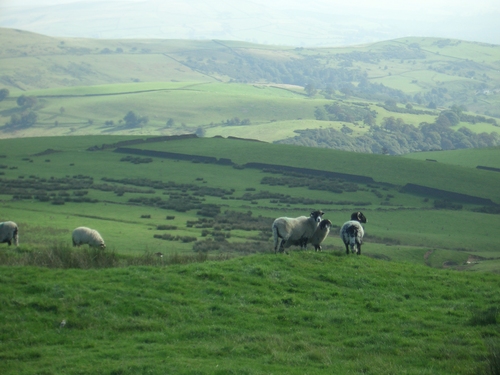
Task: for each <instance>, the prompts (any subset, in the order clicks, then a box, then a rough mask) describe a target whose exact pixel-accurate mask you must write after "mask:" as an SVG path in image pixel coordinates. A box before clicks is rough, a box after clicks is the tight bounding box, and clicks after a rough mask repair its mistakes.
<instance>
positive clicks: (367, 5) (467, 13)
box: [0, 0, 500, 46]
mask: <svg viewBox="0 0 500 375" xmlns="http://www.w3.org/2000/svg"><path fill="white" fill-rule="evenodd" d="M499 19H500V2H499V1H498V0H474V1H470V0H403V1H398V2H396V1H394V0H377V1H372V0H343V1H338V0H310V1H304V0H286V1H285V0H274V1H273V0H0V27H9V28H16V29H22V30H28V31H34V32H38V33H41V34H46V35H51V36H71V37H92V38H164V39H229V40H243V41H251V42H256V43H269V44H283V45H292V46H339V45H351V44H360V43H367V42H374V41H379V40H387V39H394V38H400V37H406V36H434V37H442V38H455V39H463V40H469V41H479V42H487V43H494V44H500V30H499V28H498V20H499Z"/></svg>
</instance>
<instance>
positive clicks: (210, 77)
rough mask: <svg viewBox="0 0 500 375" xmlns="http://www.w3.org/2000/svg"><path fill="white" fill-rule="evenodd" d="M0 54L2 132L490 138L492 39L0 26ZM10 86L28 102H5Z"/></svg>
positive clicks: (434, 142) (429, 146)
mask: <svg viewBox="0 0 500 375" xmlns="http://www.w3.org/2000/svg"><path fill="white" fill-rule="evenodd" d="M0 61H2V75H1V76H0V88H1V87H5V88H6V89H8V90H9V96H8V97H7V99H5V100H4V101H2V102H0V124H2V123H3V124H5V125H4V126H3V127H2V128H0V129H1V130H2V132H1V133H0V136H2V137H19V136H41V135H69V134H71V135H78V134H132V135H135V134H163V135H175V134H184V133H193V132H196V133H197V134H198V135H200V136H203V135H208V136H214V135H223V136H229V135H230V136H237V137H243V138H255V139H259V140H263V141H267V142H274V141H280V142H285V143H292V144H299V145H306V146H315V147H330V148H340V149H345V150H351V151H359V152H373V153H389V154H402V153H409V152H414V151H422V150H437V149H455V148H471V147H489V146H496V145H498V144H499V143H500V138H499V137H498V122H497V119H499V118H500V105H499V104H500V70H499V69H498V66H499V64H500V46H497V45H489V44H483V43H473V42H465V41H459V40H449V39H434V38H403V39H398V40H392V41H386V42H380V43H373V44H369V45H363V46H353V47H348V48H347V47H346V48H290V47H283V46H269V45H258V44H252V43H246V42H234V41H222V40H211V41H194V40H191V41H188V40H158V39H150V40H101V39H99V40H97V39H77V38H54V37H47V36H43V35H39V34H34V33H30V32H26V31H20V30H13V29H0ZM22 95H24V96H25V97H32V96H33V97H36V98H37V100H36V101H33V100H28V101H26V102H25V104H24V105H19V103H17V100H18V98H19V97H20V96H22ZM26 103H27V104H26ZM450 109H451V112H453V113H450ZM130 111H132V112H133V114H132V115H133V116H135V117H134V118H135V120H136V121H135V122H134V121H132V122H127V120H125V115H126V114H127V113H128V112H130ZM446 111H448V112H446ZM30 112H33V113H30ZM12 116H14V117H12ZM23 116H24V117H23ZM139 120H140V121H139ZM422 124H427V125H428V126H427V127H425V126H424V127H422ZM459 129H461V130H460V131H458V130H459Z"/></svg>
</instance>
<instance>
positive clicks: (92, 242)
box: [0, 221, 106, 249]
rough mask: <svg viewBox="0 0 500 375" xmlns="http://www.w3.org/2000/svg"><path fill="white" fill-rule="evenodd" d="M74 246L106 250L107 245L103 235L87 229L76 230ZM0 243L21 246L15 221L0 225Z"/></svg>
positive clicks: (73, 235) (73, 234)
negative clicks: (87, 246)
mask: <svg viewBox="0 0 500 375" xmlns="http://www.w3.org/2000/svg"><path fill="white" fill-rule="evenodd" d="M71 238H72V240H73V246H80V245H85V244H87V245H89V246H91V247H99V248H101V249H104V248H105V247H106V245H105V244H104V240H103V239H102V237H101V235H100V234H99V232H98V231H96V230H95V229H90V228H87V227H78V228H76V229H75V230H74V231H73V233H72V236H71ZM0 243H7V244H9V246H10V245H12V244H14V245H15V246H19V227H18V226H17V224H16V223H14V222H13V221H5V222H3V223H0Z"/></svg>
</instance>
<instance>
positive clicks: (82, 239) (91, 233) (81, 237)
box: [72, 227, 106, 249]
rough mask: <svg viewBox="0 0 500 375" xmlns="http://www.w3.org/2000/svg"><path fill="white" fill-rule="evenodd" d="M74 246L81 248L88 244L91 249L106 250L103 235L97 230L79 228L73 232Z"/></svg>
mask: <svg viewBox="0 0 500 375" xmlns="http://www.w3.org/2000/svg"><path fill="white" fill-rule="evenodd" d="M72 239H73V246H80V245H83V244H87V245H89V246H91V247H100V248H101V249H104V248H106V245H105V244H104V240H103V239H102V237H101V235H100V234H99V232H98V231H96V230H95V229H90V228H87V227H78V228H76V229H75V230H74V231H73V234H72Z"/></svg>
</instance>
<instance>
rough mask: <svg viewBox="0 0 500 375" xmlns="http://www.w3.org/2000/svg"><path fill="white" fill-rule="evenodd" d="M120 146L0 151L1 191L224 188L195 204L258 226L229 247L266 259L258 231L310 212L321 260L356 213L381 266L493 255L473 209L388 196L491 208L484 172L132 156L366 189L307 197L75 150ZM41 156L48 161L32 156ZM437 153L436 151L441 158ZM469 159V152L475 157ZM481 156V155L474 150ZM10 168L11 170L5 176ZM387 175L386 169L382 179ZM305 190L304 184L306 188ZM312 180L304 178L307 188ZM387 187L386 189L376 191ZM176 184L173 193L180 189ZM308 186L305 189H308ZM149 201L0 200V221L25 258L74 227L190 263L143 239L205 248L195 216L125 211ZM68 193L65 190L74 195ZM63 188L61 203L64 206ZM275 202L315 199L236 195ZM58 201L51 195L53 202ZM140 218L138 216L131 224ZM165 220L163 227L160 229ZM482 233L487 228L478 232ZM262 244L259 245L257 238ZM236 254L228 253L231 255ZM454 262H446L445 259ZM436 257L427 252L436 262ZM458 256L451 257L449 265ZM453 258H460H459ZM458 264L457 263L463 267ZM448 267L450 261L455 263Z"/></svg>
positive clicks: (274, 150)
mask: <svg viewBox="0 0 500 375" xmlns="http://www.w3.org/2000/svg"><path fill="white" fill-rule="evenodd" d="M127 139H130V138H129V137H128V138H127V137H117V136H83V137H54V138H51V137H44V138H22V139H12V140H2V141H0V146H1V149H2V154H3V155H6V157H5V158H1V159H0V164H1V165H5V166H7V168H5V169H1V170H0V171H1V172H2V173H4V174H3V175H1V176H0V178H1V179H2V181H0V182H2V183H3V181H4V180H5V181H29V180H30V179H32V176H35V177H38V178H45V179H47V180H49V181H50V179H51V178H54V179H61V178H66V177H69V178H72V176H77V175H83V176H90V177H92V178H93V184H95V185H99V184H103V183H107V184H108V185H111V186H115V187H117V188H118V187H124V188H141V189H143V190H145V189H146V187H138V186H133V185H131V184H119V183H110V182H105V181H103V180H102V179H103V178H113V179H117V180H121V179H124V178H133V179H149V180H155V181H161V182H163V183H168V182H170V181H172V182H175V183H176V184H186V186H198V187H209V188H212V189H225V190H230V191H231V194H230V195H227V196H224V197H218V196H211V195H204V196H202V197H199V198H201V199H203V201H202V202H203V203H204V204H213V205H217V206H219V207H220V210H221V213H222V214H224V212H225V211H226V210H227V211H235V212H239V213H247V212H251V213H252V216H253V217H254V218H257V217H259V216H262V217H264V218H268V219H267V220H268V223H269V225H268V226H267V224H266V225H265V227H264V229H263V233H261V232H260V230H255V229H254V230H243V229H241V228H233V229H231V230H230V231H229V232H228V233H230V236H231V237H230V238H229V239H228V242H229V243H230V244H242V243H246V242H250V243H253V242H255V241H256V239H257V238H258V239H260V240H261V241H263V242H262V243H260V244H259V246H258V249H257V250H256V251H260V252H265V253H267V252H271V249H272V243H271V230H270V225H271V224H270V223H271V222H272V220H273V219H274V218H276V217H278V216H290V217H295V216H301V215H304V214H307V213H308V212H310V211H311V210H313V209H317V208H321V209H322V210H323V211H325V212H326V214H325V218H328V219H330V220H331V221H332V223H334V225H335V226H336V227H335V228H334V229H332V232H331V234H330V237H328V238H327V239H326V240H325V243H324V247H325V251H327V252H331V251H338V250H342V249H343V244H342V242H341V240H340V238H339V237H338V229H339V228H340V226H341V225H342V224H343V223H344V222H345V221H347V220H348V219H349V217H350V214H351V212H353V211H356V210H362V211H363V212H364V213H365V215H366V216H367V217H368V223H367V224H366V226H365V230H366V233H367V236H366V241H365V242H366V245H365V246H364V250H363V252H364V253H365V254H366V255H369V256H373V257H382V258H383V259H389V260H393V261H398V262H399V261H408V262H415V263H419V264H426V262H425V259H424V255H425V254H426V252H427V251H434V250H443V251H444V252H443V253H442V254H444V255H445V256H444V259H442V260H439V261H436V262H433V263H432V264H430V265H432V266H433V267H438V268H441V267H443V265H444V264H445V263H446V262H455V263H456V266H454V267H455V268H463V267H464V266H466V268H468V269H478V270H479V269H484V270H490V271H491V270H493V271H496V270H498V262H497V258H498V249H497V247H498V246H497V245H498V243H499V241H500V237H499V236H500V234H499V233H497V232H496V231H492V230H491V228H495V227H497V226H499V225H500V221H499V220H500V216H499V215H491V214H485V213H479V212H472V211H471V210H472V209H475V208H477V206H475V205H469V204H465V205H463V208H462V209H461V210H458V211H454V210H435V209H434V199H435V198H433V197H426V196H418V195H413V194H408V193H402V192H401V191H400V187H401V186H402V185H404V184H406V183H408V182H412V183H419V184H422V185H425V186H432V187H435V188H439V189H444V190H451V191H457V192H461V193H465V194H470V195H476V196H481V197H485V198H490V199H492V200H493V201H496V202H498V199H499V198H498V189H497V188H496V187H497V184H496V174H495V173H494V172H487V171H478V170H475V169H471V168H469V167H457V166H452V165H448V164H445V163H430V162H425V161H421V160H409V159H407V158H401V157H389V156H381V155H378V156H376V155H371V156H370V157H368V155H363V154H354V153H349V152H339V151H334V150H326V149H311V148H307V147H296V146H295V147H294V146H281V145H271V144H266V143H259V142H249V141H242V140H230V139H221V138H216V139H209V138H200V139H189V140H176V141H168V142H161V143H147V144H141V145H138V146H137V147H139V148H141V149H148V148H149V149H155V150H163V151H171V152H179V153H193V154H196V155H207V156H215V157H217V158H231V159H232V160H233V161H234V162H236V163H237V164H244V163H246V162H252V161H256V162H264V163H276V164H282V165H291V166H296V167H307V168H314V169H320V170H327V171H334V172H341V173H352V172H353V171H356V173H358V174H361V175H367V176H371V177H373V178H374V179H375V181H376V183H374V184H369V185H366V184H357V185H356V189H355V191H343V192H342V193H335V192H333V191H325V190H310V189H309V188H308V187H307V186H303V187H290V186H288V185H283V184H281V185H275V186H272V185H267V184H262V183H261V182H262V179H263V178H264V177H274V178H276V177H280V176H281V175H276V174H273V173H270V172H263V171H260V170H257V169H236V168H232V167H230V166H223V165H217V164H206V163H192V162H190V161H176V160H172V159H161V158H152V160H153V161H152V162H151V163H146V164H138V165H136V164H132V163H129V162H121V161H120V159H122V158H123V157H124V156H126V155H125V154H119V153H114V152H112V149H110V150H106V151H93V152H90V151H86V149H87V148H88V147H90V146H95V145H98V146H100V145H102V144H111V143H114V142H117V141H120V140H127ZM47 149H53V150H57V151H59V152H55V153H51V154H47V155H42V156H34V155H35V154H37V153H40V152H43V151H45V150H47ZM442 154H443V155H444V154H446V153H444V152H443V153H442ZM477 157H478V158H479V157H480V156H479V154H478V155H477ZM484 157H485V158H489V157H490V153H489V150H484ZM14 168H15V169H14ZM393 171H398V172H397V174H394V173H393ZM309 180H311V179H309ZM313 181H314V180H313ZM380 183H391V184H394V185H380ZM181 186H182V185H181ZM312 186H313V187H314V184H313V185H312ZM147 189H150V190H152V194H151V193H140V192H129V191H128V192H125V193H124V194H123V195H120V194H117V193H116V192H115V191H102V190H98V189H95V188H92V187H90V188H89V189H87V190H88V194H87V195H86V197H88V198H90V199H94V200H98V202H97V203H76V202H67V203H65V204H64V205H54V204H51V201H52V199H51V200H49V201H47V202H41V201H39V200H36V199H33V194H34V193H31V194H32V196H31V197H30V199H20V200H18V199H13V195H15V194H14V193H12V194H3V195H0V199H1V201H2V202H1V204H2V212H1V213H0V221H3V220H13V221H15V222H17V223H18V224H19V225H20V228H21V234H20V242H21V250H30V251H31V250H36V249H37V248H38V247H40V246H43V247H46V246H49V247H50V246H51V245H55V244H67V245H70V244H71V231H72V230H73V229H74V228H75V227H77V226H81V225H85V226H89V227H91V228H95V229H97V230H98V231H99V232H100V233H101V235H102V236H103V237H104V239H105V241H106V244H107V246H108V249H109V250H112V251H115V252H116V253H117V254H120V255H141V254H144V253H146V252H158V251H159V252H162V253H164V254H174V253H178V254H192V253H193V243H186V242H182V241H180V240H177V241H166V240H162V239H158V238H154V235H155V234H164V233H169V234H171V235H174V236H180V237H194V238H196V239H197V240H198V241H203V240H205V239H207V238H211V232H212V229H210V231H209V233H208V237H207V235H206V234H205V235H203V229H204V228H201V227H197V226H196V225H194V226H188V222H193V221H197V220H199V219H200V218H202V217H201V216H200V214H199V213H198V211H199V210H198V209H190V210H187V211H185V212H178V211H175V210H174V209H164V208H159V207H153V206H148V205H144V204H138V203H131V202H130V199H134V198H147V199H149V198H157V199H163V200H167V199H168V198H169V194H171V192H168V191H166V190H164V189H162V188H153V189H152V188H150V187H147ZM182 190H185V191H184V193H183V194H187V195H192V193H190V190H187V189H186V188H182V187H181V188H179V190H178V191H179V193H182ZM75 191H76V190H75ZM75 191H73V190H71V189H69V196H70V197H74V192H75ZM262 192H267V194H275V195H276V194H280V195H286V196H289V197H292V198H295V199H299V198H301V197H307V198H314V199H320V200H321V201H322V203H305V204H304V203H282V202H281V201H280V200H277V199H271V198H255V199H251V200H244V199H242V197H243V196H244V195H245V194H248V193H252V194H253V193H262ZM57 194H60V191H57V193H56V195H57ZM143 215H150V218H147V219H146V218H142V216H143ZM167 216H173V217H174V219H173V220H167ZM485 223H488V224H487V225H485ZM160 225H173V226H175V227H176V229H174V230H169V231H166V232H165V231H158V230H157V229H156V228H157V226H160ZM266 236H267V237H266ZM2 249H3V250H2V251H6V252H7V253H8V254H11V255H13V256H15V254H16V253H15V251H14V250H12V249H10V250H9V249H8V247H7V246H6V245H3V246H2ZM236 253H237V251H236ZM457 253H458V254H457ZM436 254H437V252H436ZM468 256H476V257H480V258H481V260H480V261H479V263H477V264H476V263H474V264H466V262H465V261H466V260H467V257H468ZM457 257H458V258H457ZM464 257H465V258H464ZM463 258H464V259H465V260H464V259H463ZM457 259H458V260H457Z"/></svg>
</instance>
